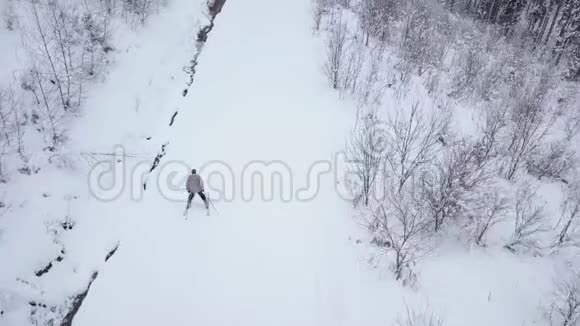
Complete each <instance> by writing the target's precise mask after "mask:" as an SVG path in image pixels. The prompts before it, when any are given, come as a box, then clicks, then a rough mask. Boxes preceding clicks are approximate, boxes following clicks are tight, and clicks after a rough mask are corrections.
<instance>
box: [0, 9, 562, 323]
mask: <svg viewBox="0 0 580 326" xmlns="http://www.w3.org/2000/svg"><path fill="white" fill-rule="evenodd" d="M204 6H205V1H198V0H196V1H191V0H171V1H169V5H168V7H167V8H164V9H163V10H162V11H161V13H160V14H159V15H156V16H153V17H151V20H150V21H149V22H148V23H147V25H146V26H145V27H144V28H143V30H142V31H140V32H138V33H135V34H133V33H132V32H130V31H124V30H123V31H120V32H116V33H115V37H116V38H118V39H117V40H116V41H117V42H116V44H124V46H126V48H124V47H121V48H120V49H118V53H117V54H116V57H115V64H114V66H113V68H112V69H111V71H110V72H109V73H108V75H107V76H106V79H105V81H104V82H102V83H101V82H98V83H95V84H94V85H90V87H91V88H90V90H89V91H88V94H87V101H86V103H85V104H84V107H83V110H82V112H83V114H82V116H81V117H79V119H77V120H76V121H75V123H74V125H73V126H72V127H71V128H72V130H71V131H70V132H69V138H70V142H69V143H68V144H67V145H66V146H67V150H69V151H70V152H71V153H79V152H96V153H109V152H111V151H112V150H113V148H114V146H115V145H117V144H119V145H122V146H123V147H124V148H125V153H126V154H127V162H126V165H127V166H126V170H125V174H123V175H122V176H123V178H120V175H116V176H115V177H116V178H117V179H116V182H117V183H116V184H117V185H118V184H119V182H120V180H121V179H123V180H124V183H122V184H123V185H124V188H123V189H121V190H122V192H121V193H120V195H119V196H117V197H116V198H114V200H111V201H102V200H99V198H94V197H91V196H90V193H89V189H88V188H89V187H87V183H88V182H87V179H88V178H87V176H86V175H85V172H86V171H83V168H82V167H79V169H77V170H75V171H72V172H71V171H68V170H60V169H57V168H56V167H47V168H46V169H44V170H42V173H39V174H33V175H31V176H21V175H17V176H15V177H14V178H13V179H12V180H11V184H10V187H11V188H9V189H8V188H6V189H8V190H6V191H4V188H0V190H1V192H3V193H2V195H3V196H4V195H5V197H3V198H2V199H3V200H6V202H8V203H10V204H11V205H12V204H13V205H12V206H10V208H11V209H12V210H11V211H10V214H9V215H10V216H9V218H5V219H2V220H0V227H4V226H8V225H9V226H10V228H8V227H6V228H3V229H2V230H0V231H1V232H0V241H1V246H0V257H2V258H5V257H8V258H7V259H2V260H0V261H1V262H5V261H9V262H13V263H12V264H8V265H7V266H0V304H3V303H5V302H7V303H8V304H7V305H6V306H2V307H0V308H2V309H6V310H5V311H6V313H5V314H4V317H3V316H2V315H0V326H24V325H33V324H34V323H33V320H32V319H31V318H29V314H30V307H29V301H30V300H32V299H31V298H34V299H36V298H41V299H42V300H44V301H43V302H46V303H48V304H49V306H51V305H53V304H54V305H55V306H58V305H61V304H62V302H64V300H66V298H68V297H70V296H71V295H74V294H77V293H78V290H79V289H82V288H83V287H84V286H85V285H86V282H87V280H88V279H89V276H90V275H91V274H92V273H93V272H94V271H98V272H99V273H98V277H97V278H96V280H95V281H94V283H93V284H92V286H91V287H90V291H89V292H88V296H87V297H86V299H85V300H84V302H83V304H82V306H81V308H80V311H79V312H78V314H77V315H76V316H75V318H74V322H73V325H75V326H104V325H106V326H128V325H138V326H149V325H151V326H153V325H155V326H157V325H172V326H173V325H202V326H214V325H223V326H229V325H244V326H245V325H247V326H260V325H268V326H270V325H293V326H298V325H299V326H309V325H324V326H326V325H328V326H330V325H332V326H336V325H349V326H350V325H352V326H360V325H377V326H378V325H396V324H397V320H399V319H401V318H403V317H404V315H405V314H406V306H408V307H410V308H415V309H418V310H419V311H427V312H433V313H435V314H437V315H438V316H439V317H440V318H441V319H442V321H443V324H442V325H445V326H514V325H535V324H536V325H537V324H540V325H543V322H542V321H540V318H541V314H542V311H543V310H542V309H541V308H542V306H543V305H545V304H546V303H547V302H546V301H547V300H548V299H549V297H548V295H549V294H550V291H551V290H552V281H553V279H554V278H555V277H554V276H555V274H556V273H557V271H558V266H557V265H558V264H556V259H554V261H552V258H550V257H531V256H525V255H522V256H517V255H513V254H511V253H509V252H508V251H506V250H503V249H500V248H497V249H490V248H487V249H486V248H480V247H476V248H465V247H466V246H465V245H463V244H461V245H459V244H457V243H453V242H452V241H448V242H449V243H444V244H441V245H440V246H439V247H438V249H437V250H435V251H434V252H432V253H430V255H429V256H427V257H426V258H425V259H423V260H421V261H420V262H419V264H418V266H416V270H417V272H418V275H419V276H418V281H417V285H416V287H414V288H411V287H404V286H403V285H402V284H401V283H400V282H397V281H395V280H394V277H393V275H392V273H391V271H390V270H389V266H388V262H387V260H386V259H384V260H383V261H379V263H376V262H377V259H380V258H381V257H380V256H375V257H373V259H374V261H373V263H372V264H370V263H369V262H368V260H369V255H371V254H374V252H375V251H373V247H372V246H371V245H369V239H367V238H366V237H367V232H366V230H364V229H363V228H362V227H361V226H360V225H357V224H356V222H355V219H353V216H354V214H355V212H354V211H353V208H352V203H351V202H350V201H349V200H348V199H347V198H344V197H345V196H344V190H343V184H344V180H343V172H344V167H343V166H342V165H341V164H337V163H336V162H335V160H334V158H335V157H336V155H337V154H338V153H340V151H341V150H343V148H344V146H345V142H346V139H347V138H348V136H349V133H350V131H351V129H352V127H353V124H354V121H355V113H356V112H355V111H356V109H355V106H354V105H353V104H352V103H350V102H349V101H348V99H346V100H340V99H339V98H338V94H337V93H336V92H335V91H333V90H332V89H331V88H330V86H329V85H328V82H327V80H326V79H325V77H324V75H323V72H322V68H321V67H322V62H323V57H324V55H325V54H324V49H323V45H322V44H321V42H322V41H321V40H320V39H319V38H317V37H316V35H313V33H312V29H311V26H312V14H311V3H310V1H309V0H246V1H235V0H228V2H226V4H225V6H224V8H223V10H222V12H221V13H220V14H219V15H218V17H217V19H216V21H215V27H214V28H213V30H212V31H211V33H210V35H209V39H208V41H207V43H206V44H205V46H204V47H203V51H202V52H201V55H200V57H199V58H198V60H199V65H198V66H197V68H196V74H195V80H194V82H193V85H192V86H191V88H190V89H189V92H188V95H187V96H185V97H184V96H182V94H181V92H182V90H183V89H184V87H185V83H186V79H187V75H186V74H185V73H184V72H183V71H182V68H183V67H184V66H185V65H187V64H188V62H189V60H191V59H192V57H193V56H194V53H195V51H196V48H195V40H196V36H197V35H196V33H197V31H198V29H199V27H200V26H202V25H204V24H205V23H206V21H207V17H203V16H202V15H201V13H202V12H203V10H202V8H203V7H204ZM7 35H8V34H7ZM7 38H8V36H7V37H6V39H7ZM9 38H10V40H11V41H10V42H12V41H13V40H12V39H13V36H12V35H10V36H9ZM0 39H4V36H2V35H0ZM14 42H16V41H14ZM11 53H12V52H11ZM5 56H6V57H7V58H8V57H9V58H12V59H11V60H13V61H16V59H15V58H13V57H15V56H13V55H12V54H10V55H9V54H5ZM0 58H3V57H0ZM14 65H16V63H14ZM5 70H6V71H7V70H8V68H6V69H5ZM385 105H386V106H387V107H391V106H394V104H393V103H386V104H385ZM175 111H178V114H177V115H176V116H175V117H174V118H175V120H174V123H173V125H172V126H169V122H170V120H171V117H172V115H173V114H174V112H175ZM147 138H150V140H146V139H147ZM165 144H166V146H165V151H166V154H165V156H164V157H162V158H161V161H160V166H159V167H157V168H156V169H155V170H154V171H153V173H152V174H151V175H149V176H148V177H147V178H146V180H147V190H146V191H145V192H143V194H142V197H141V198H138V199H132V198H130V197H131V196H132V195H134V194H132V192H134V193H137V194H138V193H139V192H140V189H142V188H141V185H142V181H143V180H144V178H143V179H142V177H143V176H145V175H146V172H147V171H146V170H148V169H149V167H150V164H151V162H152V160H153V158H154V156H155V154H156V153H157V152H158V151H159V150H160V148H161V146H162V145H165ZM339 162H340V161H339ZM265 163H273V164H271V165H270V166H267V167H266V166H263V165H262V164H265ZM80 165H81V166H82V164H80ZM184 166H188V167H189V168H197V169H198V170H199V172H200V174H201V175H202V177H204V179H205V180H206V187H207V188H208V190H209V192H210V194H211V195H212V198H213V203H214V204H215V207H216V208H217V210H213V209H212V213H211V216H206V214H205V210H204V208H203V204H202V202H201V200H200V199H199V198H198V197H196V198H194V200H193V205H192V206H193V207H192V208H191V209H190V212H189V214H188V218H187V219H185V218H184V216H183V210H184V207H185V198H186V196H187V194H186V193H185V190H184V182H185V177H186V175H185V174H184V173H183V172H184V170H183V167H184ZM248 166H250V168H257V169H258V170H259V171H261V172H262V174H263V175H264V177H265V180H264V183H265V184H270V182H271V181H276V182H277V181H279V180H280V178H278V177H279V176H277V175H275V174H274V173H271V172H270V171H275V170H274V169H276V168H277V169H278V171H285V170H284V167H287V168H288V171H290V176H289V177H288V176H286V177H285V178H282V179H283V181H284V182H283V183H282V188H280V187H278V185H276V184H275V185H276V186H275V187H272V188H270V187H268V186H265V189H262V188H261V187H260V186H259V185H257V184H252V182H251V181H249V180H244V175H245V176H247V174H245V173H247V172H248V170H246V171H244V168H245V167H248ZM260 167H261V168H260ZM133 168H137V169H138V170H137V172H138V173H135V174H132V169H133ZM228 169H231V177H229V178H226V181H225V192H226V194H227V200H224V198H220V197H219V196H220V193H219V191H216V189H220V188H224V187H221V186H220V182H219V181H220V180H219V177H218V173H221V175H225V176H228V173H229V172H228V171H229V170H228ZM175 171H178V172H180V173H178V174H177V175H172V172H175ZM320 171H327V172H326V173H324V174H322V175H321V176H320V178H319V179H317V178H312V176H316V175H317V174H316V172H320ZM185 172H187V169H186V170H185ZM168 182H169V183H171V184H170V185H167V183H168ZM318 186H319V187H318ZM6 187H8V186H6ZM289 187H291V189H290V190H288V188H289ZM175 188H178V189H175ZM283 189H285V190H283ZM304 189H306V190H305V191H300V190H304ZM91 190H93V191H94V190H95V189H91ZM270 192H271V193H272V195H273V198H272V199H270V198H268V195H269V194H270ZM45 193H50V194H51V197H49V198H44V197H43V195H44V194H45ZM71 193H72V194H75V196H77V197H75V200H72V199H70V198H69V197H70V194H71ZM97 193H99V192H98V191H97ZM312 194H314V195H312ZM252 196H253V197H252ZM264 196H265V198H264ZM288 196H290V197H288ZM62 198H65V199H66V198H68V199H66V200H65V199H63V200H61V199H62ZM50 200H54V201H50ZM71 202H72V204H71ZM67 205H68V206H67ZM39 212H41V213H42V214H41V213H39ZM63 212H66V214H64V213H63ZM65 215H66V216H67V217H68V216H69V215H70V216H71V217H73V218H75V219H76V221H77V225H76V226H75V230H74V231H73V232H71V233H70V235H68V234H69V233H66V234H67V235H66V236H63V239H62V241H63V242H64V245H65V246H66V248H67V253H66V257H65V258H64V260H62V262H60V263H58V264H55V266H54V268H53V270H52V271H51V272H50V273H47V274H46V275H45V276H43V277H36V278H35V276H34V274H33V273H32V272H31V271H35V270H38V269H39V268H42V267H43V266H44V265H46V259H44V258H46V257H53V256H55V255H58V252H59V248H60V247H58V246H57V245H56V244H53V245H51V246H48V245H45V244H46V243H50V241H52V239H51V238H50V236H49V235H47V234H46V233H47V232H45V231H46V230H45V228H44V227H43V221H44V219H47V218H48V216H50V217H52V216H58V217H62V216H65ZM0 217H2V216H0ZM23 239H25V240H23ZM117 240H119V243H120V246H119V249H118V251H117V252H116V253H115V255H114V256H112V258H111V259H110V260H109V261H108V262H106V263H105V262H104V261H103V258H104V257H103V255H104V254H106V253H107V252H108V251H109V250H110V249H111V248H112V247H114V246H115V244H116V243H117ZM358 240H360V241H358ZM14 253H18V256H19V257H18V259H11V258H10V257H12V256H13V255H15V254H14ZM369 253H371V254H369ZM375 266H379V267H375ZM16 279H18V280H24V281H26V282H27V284H28V286H26V285H22V284H20V283H25V282H24V281H23V282H20V283H18V282H15V280H16ZM16 283H18V285H15V284H16ZM4 291H5V292H4ZM4 294H5V295H4ZM0 310H1V309H0ZM432 326H436V325H432Z"/></svg>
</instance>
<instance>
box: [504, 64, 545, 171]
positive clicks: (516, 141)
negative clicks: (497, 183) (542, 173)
mask: <svg viewBox="0 0 580 326" xmlns="http://www.w3.org/2000/svg"><path fill="white" fill-rule="evenodd" d="M549 83H550V76H549V75H547V74H546V73H545V74H544V75H543V76H542V78H540V80H539V81H538V83H537V84H536V85H534V86H533V87H532V88H531V89H522V90H520V92H519V93H518V94H517V95H516V98H515V103H514V106H513V108H512V109H511V111H510V122H511V125H510V127H509V128H507V129H506V130H507V131H508V134H507V137H506V138H507V139H506V140H505V141H506V144H507V146H506V148H505V155H506V159H505V162H504V168H503V170H504V175H505V177H506V178H507V179H508V180H512V179H513V178H514V177H515V175H516V173H517V172H518V170H519V168H520V167H521V165H522V164H523V163H525V161H526V160H527V159H528V158H529V157H530V156H531V155H533V154H534V153H535V151H536V150H537V149H538V148H539V147H540V146H541V145H542V142H543V140H544V138H545V136H546V135H547V134H548V133H549V132H550V130H551V128H552V126H553V124H554V122H555V119H556V115H555V112H553V111H552V110H550V109H549V108H547V107H546V105H545V100H546V96H547V94H548V90H549Z"/></svg>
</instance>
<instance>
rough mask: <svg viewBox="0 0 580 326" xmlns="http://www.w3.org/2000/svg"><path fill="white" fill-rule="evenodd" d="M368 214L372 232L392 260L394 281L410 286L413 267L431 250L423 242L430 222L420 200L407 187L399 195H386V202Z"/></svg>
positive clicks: (390, 193)
mask: <svg viewBox="0 0 580 326" xmlns="http://www.w3.org/2000/svg"><path fill="white" fill-rule="evenodd" d="M370 212H371V217H372V224H371V226H372V227H371V231H375V234H376V237H377V238H378V239H380V241H381V242H382V243H385V244H386V249H385V250H387V251H390V252H392V253H393V254H394V256H395V257H394V262H393V263H392V265H391V268H392V271H393V273H394V274H395V279H396V280H400V281H402V282H403V283H404V284H412V283H413V282H414V280H415V274H414V272H413V269H412V267H413V265H414V264H415V262H416V261H417V259H420V258H421V257H423V256H424V255H425V254H426V253H427V252H429V250H430V249H431V247H430V242H429V241H428V240H427V239H426V235H427V232H426V231H427V229H428V227H429V218H428V217H427V214H425V209H424V207H423V205H422V201H421V198H420V197H419V195H418V194H417V193H415V191H414V190H413V187H412V186H406V187H405V188H404V189H402V190H401V191H399V192H396V191H395V192H389V194H388V195H387V196H386V199H385V201H384V202H382V203H380V204H379V205H378V207H377V208H376V209H370Z"/></svg>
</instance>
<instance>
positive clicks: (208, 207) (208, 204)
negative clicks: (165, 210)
mask: <svg viewBox="0 0 580 326" xmlns="http://www.w3.org/2000/svg"><path fill="white" fill-rule="evenodd" d="M210 204H211V207H213V209H214V210H215V211H216V212H217V209H216V208H215V206H214V205H213V202H212V201H211V199H209V196H207V208H206V213H205V215H206V216H209V210H210ZM189 208H191V207H187V206H186V207H185V211H184V212H183V216H185V219H186V220H187V217H188V216H187V212H188V211H189Z"/></svg>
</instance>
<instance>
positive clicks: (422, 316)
mask: <svg viewBox="0 0 580 326" xmlns="http://www.w3.org/2000/svg"><path fill="white" fill-rule="evenodd" d="M397 325H398V326H442V325H443V320H442V319H440V318H439V317H437V315H435V314H434V313H433V312H431V311H429V308H428V307H425V308H424V309H422V310H420V311H419V310H416V309H413V308H410V307H409V306H408V305H405V315H404V316H402V317H401V316H399V318H398V319H397Z"/></svg>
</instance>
